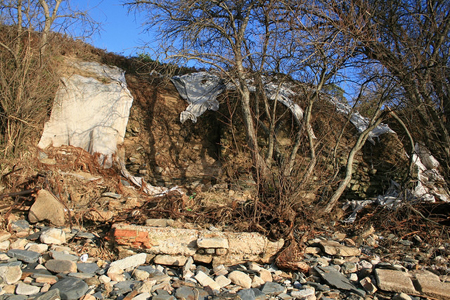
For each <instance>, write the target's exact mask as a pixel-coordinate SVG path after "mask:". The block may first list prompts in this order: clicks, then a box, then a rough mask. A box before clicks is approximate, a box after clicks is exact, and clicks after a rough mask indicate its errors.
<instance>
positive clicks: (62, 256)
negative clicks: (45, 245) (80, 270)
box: [50, 250, 79, 261]
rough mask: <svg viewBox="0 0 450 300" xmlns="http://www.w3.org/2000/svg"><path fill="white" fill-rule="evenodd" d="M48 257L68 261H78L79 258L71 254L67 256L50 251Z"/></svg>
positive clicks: (59, 252)
mask: <svg viewBox="0 0 450 300" xmlns="http://www.w3.org/2000/svg"><path fill="white" fill-rule="evenodd" d="M50 256H51V257H52V258H53V259H59V260H70V261H78V259H79V257H78V256H76V255H73V254H67V253H64V252H61V251H55V250H51V251H50Z"/></svg>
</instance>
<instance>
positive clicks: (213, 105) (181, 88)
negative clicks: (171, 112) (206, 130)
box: [171, 72, 225, 123]
mask: <svg viewBox="0 0 450 300" xmlns="http://www.w3.org/2000/svg"><path fill="white" fill-rule="evenodd" d="M171 81H172V83H173V84H174V85H175V87H176V88H177V91H178V93H179V94H180V96H181V98H183V99H184V100H186V101H187V102H188V103H189V106H188V107H187V108H186V110H185V111H183V112H182V113H181V115H180V122H181V123H184V122H186V121H187V120H191V121H192V122H194V123H196V122H197V118H198V117H199V116H201V115H202V114H203V113H204V112H205V111H206V110H207V109H209V110H213V111H216V110H218V109H219V101H217V99H216V98H217V96H218V95H219V94H220V93H222V91H223V90H224V89H225V85H224V84H223V80H222V79H220V78H219V77H218V76H215V75H212V74H209V73H207V72H199V73H192V74H186V75H183V76H174V77H172V78H171Z"/></svg>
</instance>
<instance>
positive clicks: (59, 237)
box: [40, 228, 66, 245]
mask: <svg viewBox="0 0 450 300" xmlns="http://www.w3.org/2000/svg"><path fill="white" fill-rule="evenodd" d="M40 239H41V242H42V243H44V244H55V245H61V244H64V243H65V242H66V234H65V232H64V231H63V230H61V229H58V228H50V229H48V230H46V231H44V232H42V233H41V236H40Z"/></svg>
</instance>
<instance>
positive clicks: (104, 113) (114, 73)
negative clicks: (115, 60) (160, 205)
mask: <svg viewBox="0 0 450 300" xmlns="http://www.w3.org/2000/svg"><path fill="white" fill-rule="evenodd" d="M68 65H69V66H68V69H69V70H71V72H72V73H73V74H71V75H70V76H67V77H63V78H61V81H62V83H61V85H60V87H59V89H58V91H57V93H56V96H55V100H54V103H53V108H52V113H51V116H50V120H49V121H48V122H47V123H46V124H45V126H44V132H43V134H42V137H41V140H40V142H39V144H38V147H39V148H41V149H44V148H46V147H48V146H54V147H59V146H62V145H69V146H75V147H80V148H83V149H84V150H86V151H88V152H89V153H91V154H95V153H98V154H100V159H99V162H100V163H101V164H102V165H103V166H104V167H106V168H109V167H111V166H112V164H113V160H112V157H113V154H115V153H116V152H117V145H119V144H122V143H123V141H124V136H125V131H126V127H127V123H128V116H129V114H130V108H131V105H132V103H133V97H132V96H131V93H130V91H129V90H128V88H127V84H126V81H125V72H124V71H123V70H121V69H119V68H117V67H110V66H106V65H102V64H99V63H96V62H77V61H68ZM80 74H83V75H80ZM117 159H118V163H119V165H120V169H121V172H122V175H123V176H124V177H126V178H127V179H128V180H130V181H131V182H132V183H134V184H135V185H137V186H139V187H141V188H142V190H143V191H144V192H146V193H147V194H149V195H152V196H157V195H161V194H164V193H166V192H168V191H170V190H168V189H167V188H165V187H154V186H152V185H150V184H147V183H145V181H144V180H143V178H141V177H135V176H132V175H131V174H130V173H129V172H128V171H127V169H126V168H125V164H124V163H123V161H121V158H120V157H117ZM174 189H177V187H175V188H173V189H172V190H174Z"/></svg>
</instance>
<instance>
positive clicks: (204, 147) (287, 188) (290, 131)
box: [0, 35, 450, 264]
mask: <svg viewBox="0 0 450 300" xmlns="http://www.w3.org/2000/svg"><path fill="white" fill-rule="evenodd" d="M53 41H54V42H55V43H54V45H53V46H52V47H51V48H49V51H51V53H53V56H52V58H51V59H52V62H54V63H55V64H54V66H55V67H57V66H60V64H61V63H62V61H63V59H64V58H65V57H77V58H80V59H83V60H89V61H98V62H102V63H107V64H113V65H117V66H119V67H121V68H124V69H126V70H127V82H128V85H129V88H130V90H131V92H132V93H133V96H134V99H135V102H134V104H135V105H134V106H133V108H132V111H131V116H130V122H129V124H128V129H127V135H126V139H125V143H124V145H123V147H124V151H125V155H126V156H125V158H126V163H127V167H128V168H129V170H130V171H132V172H133V173H134V174H135V175H139V176H142V177H144V179H145V181H146V182H149V183H152V184H155V185H165V186H167V187H172V186H174V185H182V186H183V191H184V194H180V193H177V192H171V193H168V194H166V195H164V196H162V197H150V196H148V195H146V194H145V193H143V192H142V191H140V190H139V189H138V188H135V187H130V186H128V184H127V183H126V182H125V181H124V179H123V178H122V177H121V175H120V171H119V170H118V169H115V168H112V169H108V170H105V169H103V168H101V167H100V165H99V164H98V161H97V159H98V157H95V156H91V155H90V154H88V153H87V152H86V151H84V150H82V149H79V148H74V147H69V146H67V147H61V148H50V149H46V150H45V151H44V152H39V151H37V150H36V149H34V146H32V145H36V144H37V141H38V138H39V136H40V133H41V132H42V127H43V120H44V119H45V118H48V109H49V103H50V101H49V100H50V99H52V97H50V95H52V93H54V90H55V84H54V81H53V80H54V77H49V78H51V79H48V80H50V81H45V82H43V83H42V82H41V83H39V84H40V85H46V86H47V88H49V92H48V93H47V92H46V93H45V94H42V96H43V97H44V98H45V101H46V102H45V105H46V108H45V109H43V110H42V112H45V113H44V114H39V115H34V114H33V115H29V116H28V118H29V119H26V121H27V123H25V122H22V121H24V120H22V121H20V120H16V121H18V122H19V123H20V124H21V126H24V127H21V128H26V130H25V129H23V130H24V131H23V133H22V137H23V139H21V140H15V142H14V143H15V145H16V146H15V147H16V149H17V151H15V152H14V153H15V157H14V156H11V155H6V152H8V151H9V150H8V151H6V149H7V148H6V147H8V143H6V142H5V143H4V144H2V147H3V149H5V152H4V153H5V155H4V158H3V159H2V161H1V166H2V177H1V184H2V195H1V203H2V204H1V206H0V214H1V217H2V218H1V220H3V221H2V223H1V227H2V228H7V226H8V221H9V220H11V218H12V215H14V214H15V215H17V216H18V217H20V218H26V212H27V209H28V208H29V207H30V205H32V203H33V201H34V197H33V193H34V192H35V191H36V190H38V189H47V190H49V191H51V192H52V193H53V194H54V195H55V196H56V197H57V198H58V199H59V201H60V202H61V203H63V204H64V205H65V206H66V208H67V214H68V215H67V220H68V224H69V225H71V226H78V227H84V228H87V229H89V230H91V231H99V234H100V235H101V236H105V235H106V234H107V231H108V228H109V226H110V225H111V224H113V223H115V222H128V223H133V224H145V221H146V220H147V219H150V218H169V219H173V220H176V222H177V224H178V225H177V226H201V227H203V228H209V227H210V226H215V227H220V228H222V229H223V230H232V231H257V232H260V233H262V234H264V235H266V236H268V237H270V238H271V239H279V238H288V239H290V240H291V241H292V243H291V244H290V245H291V246H289V247H290V248H287V249H288V250H286V253H287V252H289V251H290V253H289V254H286V255H287V256H295V255H298V253H299V252H298V251H300V250H298V249H297V247H301V245H302V238H301V237H302V236H303V235H304V234H305V232H309V234H310V235H314V232H315V231H322V230H324V229H323V228H324V227H327V226H329V224H334V225H333V228H332V229H333V230H342V231H347V232H350V233H352V234H354V235H358V232H359V231H360V230H362V229H363V228H366V227H368V226H373V227H375V228H376V230H377V231H378V232H380V233H382V234H384V235H388V234H389V233H393V234H395V235H398V236H399V237H401V238H407V239H408V238H413V236H415V235H418V236H419V237H420V238H421V239H422V240H423V241H427V243H430V244H432V243H434V244H438V243H439V241H441V240H442V239H446V240H448V236H447V234H448V233H447V229H448V227H447V226H449V225H450V221H449V218H448V215H449V209H450V208H449V207H448V205H447V204H443V203H436V204H431V203H429V204H423V203H412V204H407V205H405V206H401V207H399V208H397V209H395V210H389V209H387V208H383V207H367V208H366V209H365V210H363V211H361V212H360V213H359V217H358V219H357V221H356V222H355V224H354V225H344V224H341V223H340V222H339V220H341V219H342V218H343V217H345V215H346V213H344V212H342V211H340V210H339V209H337V210H336V211H335V213H334V214H332V215H331V214H330V215H325V216H324V215H322V214H320V213H319V212H320V209H321V207H322V206H323V203H324V201H326V200H327V199H328V198H329V197H330V196H331V194H332V192H333V191H334V190H335V189H336V187H337V185H338V184H339V183H340V180H341V177H342V176H341V175H342V173H343V167H344V165H345V163H346V160H345V157H346V156H347V154H348V153H349V151H350V149H351V147H352V146H353V143H354V137H355V135H356V134H357V131H356V129H355V128H354V127H353V126H352V125H351V124H349V123H348V122H347V120H346V118H345V117H344V116H342V115H339V114H336V112H335V108H334V107H333V106H332V105H331V104H329V103H328V102H326V101H325V100H323V99H322V100H321V101H320V105H316V106H314V109H313V112H312V119H311V124H312V127H313V130H314V132H315V134H316V135H317V141H316V145H317V146H316V153H317V157H318V159H317V165H316V168H315V172H314V173H313V174H312V176H310V177H309V178H304V175H305V171H306V170H307V169H308V166H309V164H310V162H311V159H310V157H309V156H308V155H307V153H308V152H309V147H308V144H307V137H306V136H302V138H301V144H300V148H299V150H298V153H299V155H298V157H297V159H296V164H295V170H294V172H292V173H291V175H290V176H282V174H283V170H282V168H281V166H283V162H284V161H285V160H286V159H287V153H289V152H290V150H292V147H294V145H293V143H292V141H293V140H294V139H295V136H296V134H297V132H298V131H299V128H298V126H299V125H298V124H296V123H295V122H294V121H293V118H292V115H291V114H290V113H289V112H288V111H287V109H286V107H284V106H282V105H279V106H278V107H277V111H278V112H279V118H280V122H279V124H281V125H280V126H279V128H278V130H279V132H278V134H277V137H278V138H279V140H278V144H277V147H278V148H277V149H275V151H276V152H277V154H276V160H275V162H274V163H273V168H274V169H275V170H276V171H275V172H273V174H274V176H273V177H274V178H273V182H274V183H275V184H274V185H269V184H267V182H261V181H259V180H258V179H259V177H258V173H257V172H255V168H254V166H253V162H252V159H251V152H250V151H249V150H248V148H247V147H246V146H245V142H244V141H245V136H244V134H243V131H242V130H241V129H242V124H243V121H242V117H241V114H240V112H239V110H238V109H237V98H236V96H235V95H233V94H232V93H229V94H224V95H222V98H221V99H220V102H221V103H220V104H221V109H220V110H219V111H218V112H217V113H216V114H214V113H212V112H208V113H206V114H205V115H204V116H202V117H201V118H200V119H199V121H198V123H197V124H191V123H186V124H184V125H181V124H180V123H179V121H178V118H179V117H178V116H179V113H180V112H181V111H182V110H183V109H184V107H185V106H186V104H185V103H184V102H183V100H181V99H180V98H179V96H178V94H177V92H176V90H175V88H174V87H173V86H172V84H171V83H170V82H169V81H168V80H167V78H164V77H161V76H154V75H149V72H150V71H152V70H154V71H158V72H161V73H163V72H168V71H170V72H172V71H173V70H174V69H175V68H174V67H173V66H164V65H161V64H159V63H157V62H153V61H151V60H148V59H147V58H144V59H142V58H141V59H140V58H131V59H127V58H124V57H121V56H117V55H114V54H111V53H106V52H104V51H102V50H99V49H95V48H93V47H91V46H89V45H87V44H84V43H81V42H80V41H75V40H71V39H67V38H66V37H62V36H60V35H55V36H54V37H53ZM49 59H50V58H49ZM45 71H46V72H54V71H53V70H45ZM186 71H188V70H186V69H180V70H176V72H178V73H183V72H186ZM55 72H56V71H55ZM52 74H53V73H52ZM55 74H58V73H54V74H53V75H55ZM50 83H51V84H50ZM36 101H41V100H39V99H37V98H36ZM42 101H44V100H42ZM252 101H254V99H253V100H252ZM296 101H298V103H299V104H301V105H302V107H303V106H304V105H305V103H303V102H302V99H297V100H296ZM33 103H34V102H33ZM252 105H255V104H254V103H252ZM8 120H15V119H14V118H13V117H10V118H9V119H8ZM260 121H261V122H262V124H264V122H265V121H266V120H265V119H264V118H261V120H260ZM336 128H340V129H341V128H343V130H342V133H341V131H338V130H336ZM260 130H261V131H263V129H262V125H261V128H260ZM3 138H4V139H3V141H6V140H5V135H3ZM404 140H405V138H404V137H403V135H398V136H394V135H386V136H381V137H380V139H379V140H378V141H377V142H376V143H375V144H374V145H372V144H367V145H366V146H365V147H363V149H362V153H360V155H358V156H357V172H356V175H355V177H354V180H356V182H354V183H352V185H351V186H350V187H349V188H348V189H347V191H346V194H345V197H346V198H348V199H361V198H364V197H374V196H376V195H377V193H380V192H383V191H384V190H387V188H388V187H389V180H390V179H402V178H404V177H405V170H407V162H408V158H407V156H406V153H405V152H404V146H403V144H404ZM259 146H260V147H261V149H263V150H262V151H263V152H264V151H266V149H267V148H268V144H267V143H266V142H264V141H261V142H260V145H259ZM25 149H27V150H25ZM277 168H278V169H277ZM374 170H375V171H374ZM372 173H373V174H372ZM361 182H362V183H364V184H366V183H367V185H366V186H364V187H363V188H362V187H361ZM357 185H359V187H358V188H354V189H353V188H352V187H355V186H357ZM108 192H109V193H113V194H118V195H120V198H119V199H115V198H111V197H110V196H105V193H108ZM347 214H348V213H347ZM386 220H388V221H386ZM425 233H426V234H425ZM381 246H383V247H387V246H389V245H388V244H386V245H384V244H382V245H381ZM280 259H281V260H282V258H280ZM281 263H283V262H281ZM284 263H285V264H288V263H289V261H288V259H287V258H286V259H285V261H284Z"/></svg>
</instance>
